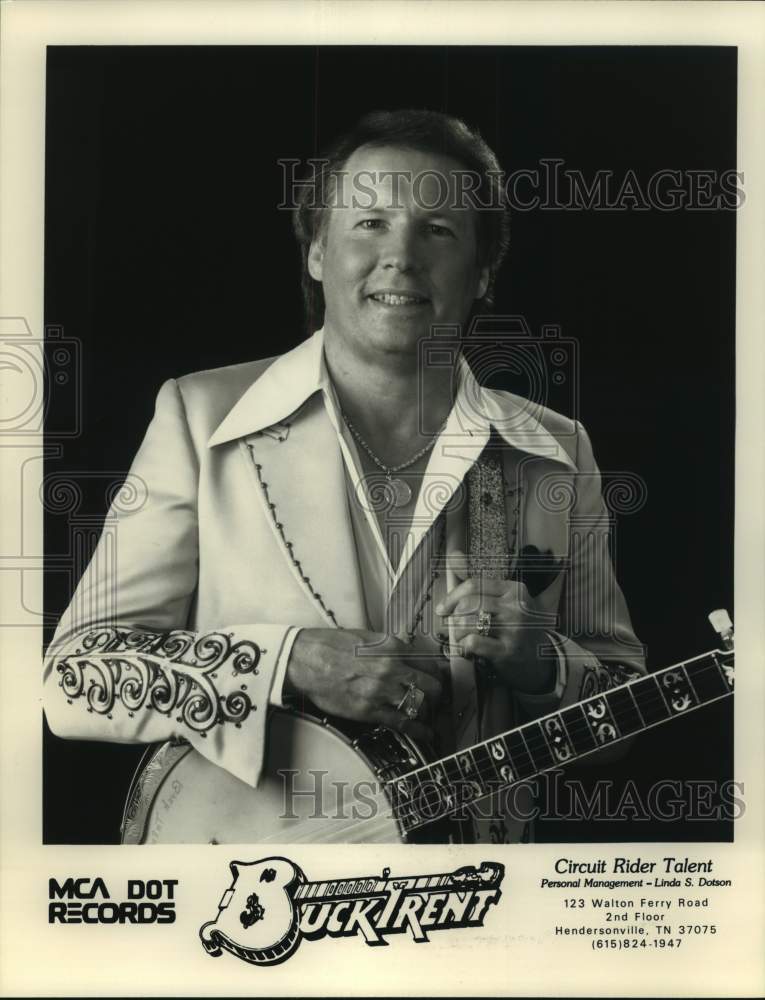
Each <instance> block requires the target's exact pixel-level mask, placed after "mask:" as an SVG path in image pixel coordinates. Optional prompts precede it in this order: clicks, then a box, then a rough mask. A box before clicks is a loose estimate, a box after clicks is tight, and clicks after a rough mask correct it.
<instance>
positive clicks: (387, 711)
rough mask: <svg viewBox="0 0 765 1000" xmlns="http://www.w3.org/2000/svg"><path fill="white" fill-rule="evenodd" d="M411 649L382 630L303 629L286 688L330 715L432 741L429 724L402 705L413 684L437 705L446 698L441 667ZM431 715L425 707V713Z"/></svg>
mask: <svg viewBox="0 0 765 1000" xmlns="http://www.w3.org/2000/svg"><path fill="white" fill-rule="evenodd" d="M411 653H412V651H411V649H410V647H409V646H407V645H405V644H404V643H403V642H402V641H401V640H400V639H396V638H394V637H392V636H386V635H383V634H381V633H378V632H365V631H363V630H361V629H333V628H317V629H302V630H301V631H300V633H299V634H298V637H297V639H296V640H295V643H294V645H293V647H292V652H291V654H290V658H289V661H288V663H287V674H286V678H285V692H286V693H287V694H295V693H298V694H303V695H305V696H306V697H307V698H309V699H310V700H311V701H312V702H313V703H314V705H316V707H317V708H320V709H321V710H322V711H323V712H327V713H328V714H329V715H337V716H340V717H341V718H343V719H353V720H355V721H357V722H369V723H375V724H379V725H384V726H388V727H390V728H391V729H399V730H401V731H402V732H406V733H407V734H408V735H409V736H411V737H412V739H414V740H416V741H417V742H419V743H429V742H430V741H431V739H432V735H433V734H432V732H431V730H430V729H429V727H428V726H427V725H426V724H424V723H423V722H422V721H421V719H409V718H408V717H407V715H406V713H405V712H404V711H402V710H400V709H397V707H396V706H397V705H398V704H399V703H400V702H401V700H402V699H403V698H404V696H405V695H406V693H407V690H408V688H409V685H410V684H415V685H416V686H417V687H418V688H419V689H420V690H421V691H422V692H423V694H424V695H425V700H426V703H427V705H428V706H430V708H431V709H432V708H434V707H435V706H436V704H437V703H438V700H439V698H440V697H441V681H440V678H439V671H438V667H437V666H436V665H435V664H434V663H433V661H432V660H429V659H427V658H421V657H417V658H412V659H409V660H408V659H407V656H409V657H411ZM427 714H428V712H427V710H426V705H423V708H422V710H421V711H420V715H421V716H427Z"/></svg>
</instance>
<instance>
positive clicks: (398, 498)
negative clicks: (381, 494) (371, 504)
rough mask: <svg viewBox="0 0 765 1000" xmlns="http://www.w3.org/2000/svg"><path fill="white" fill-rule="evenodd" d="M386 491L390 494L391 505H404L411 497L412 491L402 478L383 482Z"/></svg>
mask: <svg viewBox="0 0 765 1000" xmlns="http://www.w3.org/2000/svg"><path fill="white" fill-rule="evenodd" d="M385 487H386V492H387V493H389V494H390V502H391V506H393V507H406V505H407V504H408V503H409V501H410V500H411V499H412V491H411V489H410V488H409V486H408V484H407V483H405V482H404V480H403V479H390V478H389V479H388V480H387V481H386V483H385Z"/></svg>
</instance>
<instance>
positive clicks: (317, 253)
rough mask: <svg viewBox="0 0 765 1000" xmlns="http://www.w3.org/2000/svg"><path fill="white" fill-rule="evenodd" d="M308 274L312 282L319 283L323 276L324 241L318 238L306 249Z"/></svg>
mask: <svg viewBox="0 0 765 1000" xmlns="http://www.w3.org/2000/svg"><path fill="white" fill-rule="evenodd" d="M308 273H309V274H310V275H311V277H312V278H313V280H314V281H321V280H322V277H323V275H324V241H323V240H322V239H321V238H320V237H317V238H316V239H314V240H311V246H310V247H309V249H308Z"/></svg>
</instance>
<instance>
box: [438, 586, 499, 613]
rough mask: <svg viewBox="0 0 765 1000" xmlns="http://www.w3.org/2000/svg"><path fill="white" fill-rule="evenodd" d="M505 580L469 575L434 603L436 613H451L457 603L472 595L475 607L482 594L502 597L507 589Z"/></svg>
mask: <svg viewBox="0 0 765 1000" xmlns="http://www.w3.org/2000/svg"><path fill="white" fill-rule="evenodd" d="M508 585H509V583H508V581H507V580H495V579H492V578H489V577H487V578H486V579H483V580H482V579H481V577H478V576H471V577H470V578H469V579H468V580H463V581H462V583H458V584H457V586H456V587H454V588H452V590H450V591H449V593H448V594H447V595H446V597H445V598H444V599H443V600H442V601H441V602H440V603H439V604H437V605H436V614H437V615H441V617H445V616H446V615H449V614H451V613H452V611H453V610H454V609H455V607H456V606H457V604H458V603H459V602H460V601H461V600H462V599H463V598H467V597H473V598H474V599H475V601H476V609H477V608H478V607H479V606H480V601H481V597H482V595H484V594H485V595H487V596H491V597H502V595H503V594H505V593H506V591H507V589H508Z"/></svg>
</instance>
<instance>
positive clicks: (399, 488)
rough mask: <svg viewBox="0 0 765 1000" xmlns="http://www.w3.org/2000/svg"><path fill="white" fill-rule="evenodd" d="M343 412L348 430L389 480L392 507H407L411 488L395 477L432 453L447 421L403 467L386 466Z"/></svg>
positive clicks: (402, 464)
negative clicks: (426, 454)
mask: <svg viewBox="0 0 765 1000" xmlns="http://www.w3.org/2000/svg"><path fill="white" fill-rule="evenodd" d="M341 412H342V414H343V420H344V421H345V423H346V426H347V427H348V430H349V431H350V432H351V434H353V436H354V437H355V438H356V440H357V441H358V443H359V444H360V445H361V447H362V448H363V449H364V451H365V452H366V453H367V455H369V457H370V458H371V459H372V461H373V462H374V463H375V465H376V466H377V467H378V469H381V470H382V472H384V473H385V479H386V480H387V482H386V485H387V487H388V493H389V494H390V504H391V506H393V507H405V506H406V505H407V504H408V503H409V501H410V500H411V499H412V490H411V487H410V486H409V484H408V483H406V482H405V481H404V480H403V479H394V478H393V477H394V475H395V473H397V472H401V471H402V470H403V469H408V468H409V466H410V465H414V463H415V462H416V461H417V459H418V458H422V456H423V455H424V454H425V452H427V451H430V449H431V448H432V447H433V445H434V444H435V443H436V438H437V437H438V435H439V434H440V433H441V431H442V430H443V429H444V426H445V424H446V421H444V423H443V424H441V426H440V427H439V429H438V431H437V432H436V434H434V435H433V438H432V440H430V441H429V442H428V443H427V444H426V445H425V447H424V448H420V450H419V451H418V452H417V453H416V454H415V455H412V457H411V458H408V459H407V460H406V462H402V463H401V465H393V466H388V465H385V463H384V462H381V461H380V459H379V458H378V457H377V455H375V453H374V452H373V451H372V449H371V448H370V447H369V445H368V444H367V443H366V441H365V440H364V438H363V437H362V436H361V434H359V432H358V431H357V430H356V428H355V427H354V426H353V424H352V423H351V421H350V420H349V419H348V416H347V414H346V413H345V411H341Z"/></svg>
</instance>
